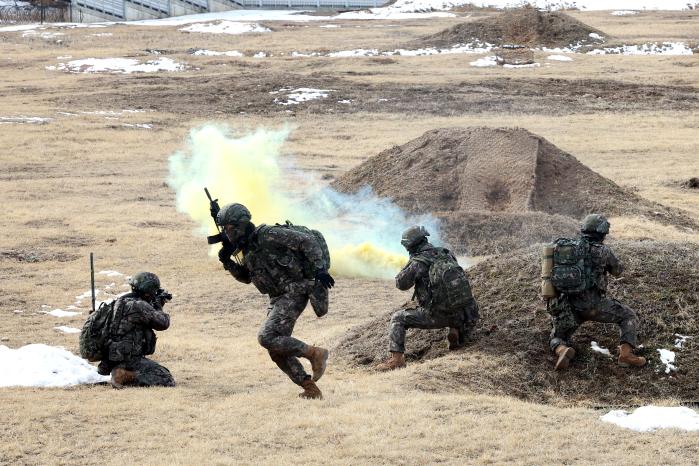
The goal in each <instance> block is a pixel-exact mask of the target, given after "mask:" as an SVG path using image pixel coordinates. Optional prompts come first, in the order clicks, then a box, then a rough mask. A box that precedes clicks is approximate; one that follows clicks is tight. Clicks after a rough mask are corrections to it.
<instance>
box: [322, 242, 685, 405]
mask: <svg viewBox="0 0 699 466" xmlns="http://www.w3.org/2000/svg"><path fill="white" fill-rule="evenodd" d="M611 246H612V248H613V249H614V251H615V253H616V254H617V255H618V256H619V257H620V258H621V259H622V260H623V261H624V262H625V265H626V271H625V273H624V276H623V278H622V279H618V280H611V283H610V288H609V294H610V296H612V297H615V298H617V299H620V300H621V301H623V302H624V303H626V304H628V305H629V306H631V307H632V308H634V309H635V310H636V312H637V313H638V316H639V319H640V322H641V325H640V328H641V331H640V340H641V343H642V344H643V348H641V349H640V350H639V352H640V353H641V354H643V355H644V356H645V357H646V358H648V360H649V364H648V366H646V367H645V368H642V369H627V368H621V367H619V366H618V365H617V363H616V359H615V357H612V356H616V354H617V351H616V347H617V345H618V337H619V333H618V327H617V326H616V325H614V324H599V323H592V322H588V323H585V324H583V325H582V326H581V328H580V329H578V331H577V333H576V334H575V337H574V338H575V346H576V350H577V352H578V353H577V356H576V358H575V360H574V362H573V364H572V366H571V368H570V369H569V370H567V371H564V372H560V373H556V372H554V371H553V370H552V367H553V364H554V358H553V356H552V354H551V353H550V351H549V349H548V338H549V331H550V317H549V315H548V313H547V312H546V309H545V306H544V305H543V304H542V303H541V302H540V301H539V300H538V291H539V273H540V268H539V253H540V248H539V247H538V246H534V247H531V248H529V249H526V250H519V251H517V252H515V253H510V254H507V255H501V256H497V257H495V258H492V259H489V260H487V261H485V262H482V263H480V264H478V265H477V266H475V267H474V268H472V269H470V271H469V274H470V278H471V284H472V287H473V292H474V295H475V296H476V299H477V300H478V302H479V305H480V310H481V322H480V324H479V326H478V328H477V329H476V332H475V334H474V339H473V342H472V343H471V344H470V345H469V346H468V347H467V348H465V349H463V350H458V351H455V352H449V351H448V350H447V343H446V338H445V337H446V330H430V331H427V330H409V331H408V335H407V347H406V357H407V359H408V360H409V361H410V364H412V368H409V369H408V370H406V371H405V372H404V374H405V377H407V378H408V379H409V382H410V383H411V384H413V385H414V386H415V387H416V388H418V389H422V390H429V391H432V390H435V391H436V390H440V391H454V390H469V391H477V392H479V393H481V392H486V393H490V394H495V395H509V396H515V397H518V398H521V399H525V400H531V401H536V402H549V403H557V404H567V403H580V402H582V403H586V404H590V405H597V404H633V403H639V404H646V403H648V401H650V400H658V399H670V398H673V399H677V400H681V401H695V400H697V397H698V396H699V395H698V393H699V391H698V390H699V353H698V352H697V351H696V349H697V343H698V342H699V315H697V313H696V309H697V306H698V305H699V272H697V268H696V264H697V261H699V246H697V245H695V244H684V243H668V242H654V241H643V242H629V241H623V242H614V243H612V244H611ZM389 318H390V314H386V315H383V316H381V317H378V318H376V319H375V320H373V321H371V322H367V323H366V324H364V325H360V326H358V327H356V328H354V329H353V330H351V331H350V332H349V333H348V335H347V336H346V337H345V338H344V339H343V340H342V341H341V342H340V343H339V345H338V346H337V347H336V349H335V352H334V354H335V357H337V358H339V359H341V360H344V361H346V362H349V363H350V364H353V365H359V366H362V365H367V367H368V365H371V364H374V363H375V362H377V361H378V360H380V359H383V358H385V357H386V356H387V337H386V333H387V325H388V321H389ZM677 335H684V336H690V337H693V338H689V339H687V340H686V342H685V343H684V344H683V345H682V347H681V348H677V347H675V344H676V342H677V339H678V337H677ZM593 341H595V342H597V343H598V344H599V346H601V347H603V348H608V349H609V350H610V351H611V353H612V356H607V355H605V354H602V353H599V352H595V351H593V350H592V349H591V343H592V342H593ZM658 349H667V350H671V351H673V352H675V354H676V360H675V366H676V367H677V371H676V372H675V371H671V372H669V373H667V372H666V370H667V368H666V366H665V365H664V364H663V363H662V362H661V361H660V358H659V354H660V353H659V352H658Z"/></svg>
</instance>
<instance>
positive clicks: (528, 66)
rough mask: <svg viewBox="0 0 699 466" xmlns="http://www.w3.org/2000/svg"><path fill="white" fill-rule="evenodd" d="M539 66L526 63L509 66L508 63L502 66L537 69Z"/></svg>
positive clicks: (539, 64)
mask: <svg viewBox="0 0 699 466" xmlns="http://www.w3.org/2000/svg"><path fill="white" fill-rule="evenodd" d="M540 66H541V63H527V64H526V65H511V64H509V63H505V64H504V65H502V67H503V68H538V67H540Z"/></svg>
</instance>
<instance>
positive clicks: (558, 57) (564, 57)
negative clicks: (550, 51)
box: [546, 55, 573, 61]
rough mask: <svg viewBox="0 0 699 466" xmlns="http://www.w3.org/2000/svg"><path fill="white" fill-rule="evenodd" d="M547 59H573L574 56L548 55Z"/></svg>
mask: <svg viewBox="0 0 699 466" xmlns="http://www.w3.org/2000/svg"><path fill="white" fill-rule="evenodd" d="M546 59H547V60H553V61H573V59H572V58H570V57H568V56H566V55H549V56H548V57H546Z"/></svg>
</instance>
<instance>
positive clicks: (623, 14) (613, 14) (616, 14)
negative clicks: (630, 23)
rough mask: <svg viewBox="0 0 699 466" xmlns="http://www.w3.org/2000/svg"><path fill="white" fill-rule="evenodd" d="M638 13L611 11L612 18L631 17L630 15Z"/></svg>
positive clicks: (633, 11)
mask: <svg viewBox="0 0 699 466" xmlns="http://www.w3.org/2000/svg"><path fill="white" fill-rule="evenodd" d="M637 14H638V11H635V10H617V11H612V16H631V15H637Z"/></svg>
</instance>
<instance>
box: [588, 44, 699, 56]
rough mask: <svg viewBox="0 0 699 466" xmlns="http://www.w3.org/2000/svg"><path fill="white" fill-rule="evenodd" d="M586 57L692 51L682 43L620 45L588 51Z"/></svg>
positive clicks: (674, 53) (677, 53)
mask: <svg viewBox="0 0 699 466" xmlns="http://www.w3.org/2000/svg"><path fill="white" fill-rule="evenodd" d="M587 54H588V55H692V49H691V48H689V47H688V46H687V44H685V43H683V42H663V43H662V44H641V45H622V46H620V47H604V48H600V49H595V50H590V51H589V52H587Z"/></svg>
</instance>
